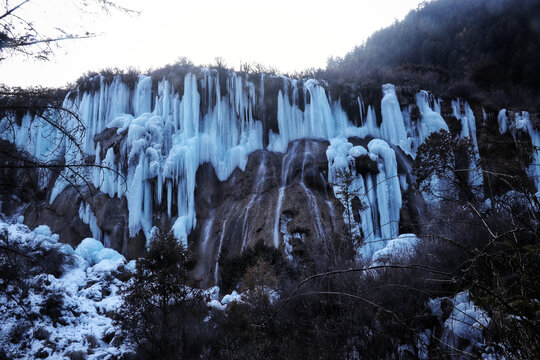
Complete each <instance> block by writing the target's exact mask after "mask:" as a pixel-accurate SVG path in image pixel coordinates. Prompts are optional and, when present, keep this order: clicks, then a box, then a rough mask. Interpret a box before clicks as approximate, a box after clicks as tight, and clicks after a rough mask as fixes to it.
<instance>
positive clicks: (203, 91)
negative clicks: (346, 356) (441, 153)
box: [3, 69, 503, 254]
mask: <svg viewBox="0 0 540 360" xmlns="http://www.w3.org/2000/svg"><path fill="white" fill-rule="evenodd" d="M92 81H93V83H94V84H96V86H95V87H94V89H90V90H84V89H79V90H78V91H75V92H73V93H71V94H70V95H69V96H68V97H67V98H66V100H65V102H64V107H65V108H66V109H69V110H70V111H71V112H72V113H74V114H77V115H78V118H77V117H70V116H69V115H68V116H67V118H66V119H63V124H65V127H66V130H68V132H69V133H70V134H71V135H72V136H73V139H81V140H80V142H79V144H82V145H81V146H75V145H74V144H73V143H72V141H70V140H73V139H69V138H66V137H65V136H62V135H63V134H62V133H61V132H59V131H58V129H57V128H54V127H51V126H50V124H47V123H45V122H43V121H42V120H40V119H39V118H32V117H31V116H30V115H26V116H25V117H24V118H23V120H22V122H21V123H20V124H17V125H16V126H15V127H14V131H12V133H11V134H10V133H9V132H3V134H4V138H8V139H9V140H11V141H13V142H14V143H15V144H17V145H19V146H21V147H23V148H25V149H26V150H27V151H28V152H29V153H30V154H32V155H33V156H36V157H38V158H42V159H49V158H50V159H53V158H54V159H59V160H63V161H64V162H65V163H67V164H71V163H81V162H85V161H86V162H88V161H91V162H92V163H93V164H95V165H97V167H95V168H92V167H89V168H87V170H85V173H84V177H85V178H86V180H89V181H90V182H92V183H93V185H94V186H95V187H96V188H98V189H100V190H101V191H102V192H103V193H106V194H107V195H108V196H109V197H110V198H125V199H126V200H127V213H128V214H129V215H128V217H129V219H128V228H129V235H130V237H133V236H135V235H136V234H138V233H141V232H142V233H143V234H144V236H145V237H146V238H147V239H148V238H149V237H150V236H151V231H152V228H153V226H155V225H157V223H156V219H155V218H156V211H162V212H164V213H165V214H166V217H167V218H168V219H169V222H170V224H171V228H172V230H173V231H174V232H175V234H176V236H177V237H178V238H179V239H182V240H183V241H187V237H188V234H190V232H192V230H193V229H195V227H196V226H197V214H196V203H195V189H196V187H197V181H196V175H197V170H198V169H199V167H200V166H201V165H202V164H205V163H208V164H211V166H212V168H213V169H214V171H215V174H216V176H217V178H218V180H219V181H225V180H227V179H228V178H229V177H230V176H231V174H232V173H233V171H234V170H235V169H240V170H241V171H244V170H245V169H246V165H247V163H248V159H249V155H250V154H252V153H254V152H255V151H258V150H261V151H263V152H267V153H277V154H280V153H282V154H284V155H283V156H282V158H281V159H282V160H281V169H278V170H276V174H275V176H276V178H278V179H281V181H280V182H281V184H278V189H279V191H276V195H275V197H276V200H275V201H274V202H273V203H272V204H271V205H270V207H271V208H269V209H266V212H267V215H268V217H269V218H272V219H273V220H272V233H271V234H269V238H270V239H272V243H273V244H274V246H276V247H283V248H286V245H287V244H285V243H284V242H285V240H286V234H285V235H284V233H283V232H282V231H280V228H281V225H280V224H281V223H282V222H283V219H282V215H283V214H282V209H281V207H282V203H283V201H284V199H283V198H284V197H287V196H288V195H287V194H288V190H287V189H288V188H289V187H290V186H291V182H290V181H288V180H287V179H288V177H290V174H289V172H290V171H291V170H290V169H291V166H290V164H291V161H292V158H291V157H293V158H294V157H301V158H303V159H304V160H303V162H302V165H301V166H300V171H301V176H300V178H299V180H298V185H299V186H301V187H302V192H304V193H305V194H306V201H307V203H308V204H310V207H311V208H314V209H315V210H314V212H315V213H314V215H313V219H314V220H313V221H314V222H317V221H319V220H317V218H318V217H319V218H320V217H321V216H320V215H318V214H317V213H320V211H321V210H320V209H319V208H320V207H322V206H324V205H322V204H319V203H317V201H315V200H313V199H314V198H315V195H313V194H314V193H313V189H312V188H310V186H309V184H310V182H312V181H308V180H307V178H308V177H317V178H318V177H320V176H323V177H324V178H325V182H326V183H333V184H336V178H335V174H336V171H337V170H339V169H341V170H347V169H352V168H353V167H354V163H355V161H356V160H355V159H358V158H360V157H362V156H366V157H367V158H369V159H370V161H371V162H373V163H375V164H377V165H376V167H375V168H374V169H373V172H372V173H370V174H368V173H364V174H357V175H358V179H357V183H356V184H355V186H356V190H359V192H360V193H361V197H362V200H363V201H364V202H365V204H366V206H365V208H364V209H363V210H361V211H360V213H358V214H357V215H358V216H357V217H356V220H355V222H356V224H355V227H356V229H357V231H358V233H359V234H360V235H361V236H362V237H363V238H364V239H383V241H379V242H377V241H374V242H373V243H375V244H380V245H377V246H376V247H374V246H373V245H367V247H366V249H364V252H365V253H366V254H372V253H373V252H374V251H377V250H378V249H379V248H380V247H384V239H391V238H395V237H397V236H398V235H399V229H398V223H399V220H400V209H401V207H402V203H403V201H402V192H403V191H406V190H407V188H408V186H409V184H408V180H407V177H406V176H403V174H401V175H400V174H398V164H397V161H396V155H399V156H398V157H400V156H408V157H409V159H413V158H414V157H415V154H416V151H417V149H418V147H419V146H420V144H421V143H422V142H423V141H424V140H425V138H426V137H427V136H428V135H429V134H430V133H431V132H434V131H438V130H441V129H446V130H447V129H448V125H447V124H446V122H445V120H444V119H443V117H442V116H441V105H440V100H438V99H434V98H433V97H432V96H430V94H429V93H427V92H425V91H421V92H419V93H418V94H417V96H416V99H415V100H416V101H415V102H416V104H415V105H416V107H417V108H418V110H419V112H420V116H417V117H413V116H412V115H411V107H410V106H409V107H405V108H402V107H401V106H400V103H399V101H398V97H397V95H396V90H395V87H394V86H393V85H391V84H386V85H384V86H383V87H382V92H383V97H382V101H381V104H380V114H381V117H380V119H381V121H378V120H377V116H376V113H375V106H374V105H375V104H371V105H370V106H368V107H367V109H366V107H365V104H364V103H363V102H362V101H361V99H360V98H359V99H358V108H359V113H360V116H361V124H359V126H356V125H354V124H352V123H351V122H350V121H349V118H348V116H347V113H346V112H345V111H344V109H343V107H342V106H341V103H340V101H339V100H336V99H334V98H333V97H332V94H330V93H329V92H328V91H327V90H326V88H325V86H324V84H322V83H320V82H319V81H317V80H314V79H310V80H296V79H288V78H285V77H276V76H270V75H264V74H261V75H257V76H253V75H251V76H248V75H247V74H239V73H235V72H232V71H230V72H223V71H217V70H213V69H201V70H194V71H193V72H188V73H186V74H185V76H183V81H182V82H181V83H180V84H178V83H176V84H172V83H170V82H169V81H168V80H166V79H163V80H161V81H153V80H152V78H151V77H150V76H144V75H141V76H140V77H139V79H138V81H137V82H136V84H133V85H132V86H128V84H126V83H124V82H123V81H122V80H121V78H120V77H118V76H117V77H115V78H114V79H113V80H112V81H111V82H107V81H105V79H104V78H103V77H97V78H95V79H93V80H92ZM269 84H272V86H269ZM454 109H455V110H454V111H455V117H456V118H457V119H459V120H460V121H461V123H462V129H463V130H462V136H464V137H465V136H467V137H471V138H472V141H473V143H475V144H476V130H475V119H474V115H473V114H472V111H471V110H470V107H469V105H468V104H466V103H465V104H460V103H459V101H457V100H456V103H455V104H454ZM4 120H5V119H4ZM4 123H5V121H4ZM81 124H82V125H84V128H83V127H82V126H81ZM501 126H503V125H502V123H501ZM105 133H107V134H108V135H109V137H112V136H115V137H116V138H117V141H116V142H111V141H107V139H105V138H104V137H103V134H105ZM351 138H360V139H368V140H369V139H373V138H375V140H372V141H370V142H369V141H367V142H366V143H365V144H364V146H362V145H357V146H353V145H352V143H351V142H350V141H349V139H351ZM299 139H312V140H314V141H329V142H330V146H329V147H328V150H327V151H326V157H327V161H328V164H327V168H326V169H325V170H321V171H319V173H317V174H312V173H310V174H308V175H306V174H305V170H306V159H309V158H310V156H311V157H313V145H309V143H302V144H301V146H300V147H298V146H296V147H295V146H293V145H294V144H295V143H294V142H295V141H297V140H299ZM368 142H369V143H368ZM291 143H292V144H293V145H291ZM366 145H367V146H366ZM59 149H60V151H58V150H59ZM298 149H301V152H302V153H301V154H300V153H298ZM396 151H397V152H399V153H400V154H397V153H396ZM309 154H311V155H309ZM401 154H403V155H401ZM267 157H268V156H266V157H265V156H263V157H262V159H263V160H262V161H263V162H264V161H265V160H264V159H265V158H267ZM277 161H279V160H277ZM308 162H309V161H308ZM266 167H267V166H266V165H264V163H263V164H260V166H259V167H258V169H259V170H258V173H260V176H261V177H264V176H267V175H265V174H266V173H267V169H266ZM405 168H406V166H405ZM405 171H407V169H405ZM77 181H79V180H77ZM278 181H279V180H278ZM81 183H82V181H81ZM306 184H308V186H306ZM67 185H68V182H66V180H65V178H64V177H62V176H60V177H59V178H58V180H56V183H55V185H54V189H53V190H52V192H51V196H50V198H49V200H50V202H51V203H52V202H53V201H54V200H55V198H56V197H57V196H58V195H59V194H60V193H62V191H63V190H64V189H65V188H66V186H67ZM337 185H339V184H337ZM255 188H257V187H256V186H255ZM259 188H260V186H259ZM255 191H256V192H257V191H260V190H255ZM325 196H326V198H325V199H324V201H326V202H328V201H330V200H331V198H332V197H333V196H332V195H331V194H330V195H328V194H326V195H325ZM246 197H248V198H249V194H246ZM338 200H340V199H338ZM253 201H255V200H253ZM253 201H251V202H250V203H249V204H248V205H249V206H248V207H251V206H252V204H253ZM342 206H343V207H352V206H353V205H352V204H346V203H342ZM333 210H334V209H333V208H332V211H333ZM79 212H80V215H81V219H83V220H84V222H85V223H87V224H90V225H91V227H92V233H95V234H96V235H95V236H97V237H101V236H103V239H102V240H103V241H105V235H104V234H103V235H102V234H101V231H100V229H99V226H98V225H96V224H97V222H96V221H95V219H94V217H95V216H94V215H93V212H92V209H91V208H90V207H89V206H87V204H81V205H80V211H79ZM339 215H341V214H339ZM244 216H247V215H244ZM246 219H247V218H246ZM247 221H248V220H245V221H244V222H246V223H247ZM321 224H322V223H321V222H320V221H319V223H318V224H317V223H315V224H314V225H313V226H314V227H315V228H319V230H317V229H315V232H318V233H319V234H321V233H323V230H322V229H321V227H322V226H323V225H321ZM221 226H222V227H223V228H225V227H226V224H221ZM244 227H245V226H244ZM287 236H288V235H287ZM243 237H244V239H243V240H242V242H243V243H245V242H246V241H245V234H244V235H243ZM369 243H371V242H370V241H367V242H366V244H369ZM243 246H244V245H243Z"/></svg>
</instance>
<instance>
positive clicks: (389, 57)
mask: <svg viewBox="0 0 540 360" xmlns="http://www.w3.org/2000/svg"><path fill="white" fill-rule="evenodd" d="M539 54H540V2H538V1H534V0H439V1H433V2H426V3H423V4H421V5H420V6H419V7H418V9H416V10H413V11H411V12H410V13H409V14H408V15H407V16H406V17H405V19H404V20H403V21H400V22H396V23H394V24H393V25H392V26H390V27H388V28H385V29H382V30H379V31H377V32H375V33H374V34H373V35H372V36H371V37H370V38H369V39H368V40H367V41H366V42H365V43H363V44H362V45H360V46H358V47H356V48H355V49H354V50H353V51H351V52H350V53H348V54H347V55H345V56H344V57H343V58H331V59H330V60H329V62H328V66H327V69H326V73H325V77H326V78H327V79H329V81H331V82H333V83H339V84H343V83H347V82H348V83H369V82H372V81H375V82H378V81H377V80H380V79H382V80H383V81H385V80H393V81H394V82H403V83H408V84H409V85H411V82H412V83H416V84H418V86H420V87H425V88H429V89H430V90H432V91H439V92H441V93H442V94H444V95H449V96H455V95H460V96H466V97H471V96H474V97H476V98H478V99H481V100H483V101H484V102H489V103H493V104H495V103H497V104H498V105H503V106H507V105H513V106H526V107H528V108H529V109H530V110H532V108H534V109H538V108H539V107H540V102H539V101H538V97H535V96H534V94H535V92H537V91H538V90H539V89H540V72H539V71H538V69H539V68H540V57H539Z"/></svg>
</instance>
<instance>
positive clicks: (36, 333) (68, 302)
mask: <svg viewBox="0 0 540 360" xmlns="http://www.w3.org/2000/svg"><path fill="white" fill-rule="evenodd" d="M0 215H1V214H0ZM0 219H2V217H1V216H0ZM21 221H22V219H17V220H15V222H14V223H10V222H4V221H2V220H0V250H1V252H0V271H4V270H5V269H8V268H10V267H11V269H13V268H15V269H16V268H17V264H20V263H15V264H14V263H13V262H12V261H21V259H23V260H22V261H23V262H26V263H25V264H23V265H24V268H25V269H24V270H23V269H22V268H21V269H20V273H19V276H17V277H16V278H15V279H14V278H10V277H9V276H8V275H6V274H7V272H6V273H3V274H2V276H0V324H1V326H0V357H1V355H2V350H3V351H4V352H5V355H6V356H7V358H12V359H35V358H47V359H66V358H77V359H79V358H80V359H82V358H85V359H103V360H106V359H117V358H122V357H123V355H127V354H129V353H132V352H133V351H134V349H133V347H132V345H130V343H129V342H128V341H126V340H125V337H124V336H123V335H122V331H121V329H120V328H119V326H118V325H117V324H115V322H114V317H115V314H116V313H117V311H116V310H118V309H119V308H120V307H121V306H122V295H121V288H122V286H123V285H125V284H126V281H127V280H128V279H129V278H130V277H131V274H132V272H133V271H134V269H135V261H130V262H127V261H126V259H125V258H124V256H122V255H121V254H119V253H118V252H117V251H115V250H113V249H110V248H105V247H104V246H103V244H102V243H101V242H99V241H97V240H95V239H92V238H87V239H84V240H83V241H82V242H81V243H80V244H79V245H78V246H77V248H75V249H73V248H72V247H71V246H70V245H67V244H62V243H59V242H58V238H59V237H58V235H56V234H52V233H51V230H50V229H49V227H48V226H46V225H41V226H39V227H37V228H36V229H34V230H33V231H31V230H30V229H29V228H28V227H27V226H26V225H23V224H21V223H20V222H21ZM13 250H15V251H17V252H18V253H13ZM54 252H56V253H59V254H61V255H64V256H60V257H56V258H55V259H63V260H62V261H64V262H65V263H63V264H60V263H58V264H55V266H53V267H56V268H59V269H60V270H61V271H60V273H61V274H56V275H57V276H55V275H54V274H51V273H49V272H51V271H47V270H45V271H44V270H43V266H42V265H43V264H39V263H36V264H30V265H29V264H28V260H27V259H30V258H32V256H36V257H35V259H39V260H44V258H43V257H41V258H40V257H39V254H43V253H54ZM8 255H14V256H13V257H11V258H8ZM17 259H18V260H17ZM58 261H60V260H58ZM14 265H15V266H14ZM16 270H17V269H16ZM268 291H269V296H270V297H271V299H272V300H273V301H275V300H276V299H277V294H276V293H275V292H273V291H271V290H268ZM206 293H207V294H208V298H209V303H208V305H209V306H211V307H212V308H214V309H217V310H225V309H226V308H227V306H228V304H230V303H232V302H235V301H242V296H243V295H242V294H238V293H237V292H236V291H233V292H232V294H229V295H225V294H224V295H225V296H223V297H222V299H221V301H220V300H219V288H218V287H217V286H216V287H213V288H210V289H208V290H206Z"/></svg>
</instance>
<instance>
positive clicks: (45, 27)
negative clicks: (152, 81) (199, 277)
mask: <svg viewBox="0 0 540 360" xmlns="http://www.w3.org/2000/svg"><path fill="white" fill-rule="evenodd" d="M92 1H95V0H86V1H85V0H32V2H31V3H29V4H26V5H25V6H24V8H21V9H20V12H19V13H18V14H19V15H20V16H21V17H24V18H25V19H26V20H31V21H33V22H34V26H35V27H36V28H37V29H38V30H40V31H41V32H42V33H45V34H52V35H53V36H54V35H56V34H57V33H58V31H57V30H55V28H60V29H62V30H63V31H66V32H67V33H84V32H86V31H89V32H92V33H97V34H99V35H98V36H96V37H95V38H91V39H83V40H73V41H71V40H70V41H62V42H61V43H60V44H59V45H60V46H59V47H58V48H54V56H53V57H52V58H51V60H50V61H48V62H35V61H33V60H31V59H26V58H23V57H10V58H8V59H6V60H4V61H1V62H0V82H3V83H5V84H7V85H12V86H32V85H42V86H62V85H65V84H66V83H68V82H73V81H74V80H75V79H77V78H78V77H79V76H80V75H82V74H83V73H85V72H87V71H89V70H94V71H97V70H100V69H102V68H106V67H121V68H125V67H129V66H132V67H136V68H138V69H140V70H142V71H145V70H147V69H149V68H158V67H160V66H163V65H165V64H168V63H172V62H174V61H175V60H176V59H177V58H179V57H183V56H185V57H187V58H188V59H190V60H192V61H193V62H194V63H195V64H196V65H200V64H209V63H212V62H214V59H215V58H216V57H221V58H223V59H224V60H225V62H226V64H227V65H229V66H232V67H235V68H238V67H239V65H240V63H241V62H257V63H261V64H263V65H266V66H273V67H276V68H278V69H279V70H280V71H282V72H293V71H295V70H303V69H306V68H309V67H324V66H325V64H326V60H327V58H328V57H330V56H343V55H345V54H346V53H347V52H348V51H350V50H352V49H353V48H354V46H356V45H359V44H361V43H362V42H363V41H364V40H365V39H366V38H367V37H368V36H369V35H370V34H371V33H373V32H374V31H376V30H378V29H381V28H383V27H386V26H388V25H390V24H392V23H393V22H394V21H395V20H401V19H403V17H404V16H405V15H406V14H407V13H408V12H409V11H410V10H411V9H413V8H416V7H417V6H418V4H419V3H420V2H421V0H333V1H330V0H326V1H319V0H270V1H257V0H198V1H185V0H176V1H173V0H171V1H167V0H115V1H116V3H118V4H121V5H124V6H126V7H129V8H130V9H134V10H138V11H140V15H138V16H130V15H127V14H125V13H122V12H119V11H114V10H111V11H109V12H108V13H106V12H103V11H100V10H99V9H97V8H96V7H94V6H92ZM85 2H88V3H90V6H82V5H81V4H84V3H85Z"/></svg>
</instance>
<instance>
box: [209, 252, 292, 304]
mask: <svg viewBox="0 0 540 360" xmlns="http://www.w3.org/2000/svg"><path fill="white" fill-rule="evenodd" d="M259 260H263V261H265V262H266V263H268V264H269V265H270V266H271V267H272V268H273V269H275V270H276V271H277V276H278V277H280V276H282V275H285V274H287V273H288V272H290V271H291V269H290V268H289V266H288V264H287V262H286V261H285V259H284V258H283V255H282V254H281V252H280V251H279V250H277V249H275V248H273V247H267V246H265V245H264V243H263V242H262V241H260V242H258V243H256V244H255V245H254V246H253V247H249V248H247V249H245V250H244V251H243V252H242V254H240V255H236V256H230V255H228V253H227V251H223V252H222V253H221V255H220V257H219V268H220V273H221V281H220V288H221V289H222V291H223V292H224V293H229V292H231V291H232V290H235V289H236V288H237V287H238V285H240V283H241V281H242V279H243V277H244V275H245V274H246V272H247V271H248V269H249V268H250V267H252V266H255V265H256V264H257V262H258V261H259Z"/></svg>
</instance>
